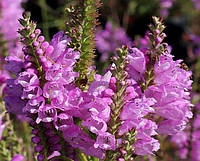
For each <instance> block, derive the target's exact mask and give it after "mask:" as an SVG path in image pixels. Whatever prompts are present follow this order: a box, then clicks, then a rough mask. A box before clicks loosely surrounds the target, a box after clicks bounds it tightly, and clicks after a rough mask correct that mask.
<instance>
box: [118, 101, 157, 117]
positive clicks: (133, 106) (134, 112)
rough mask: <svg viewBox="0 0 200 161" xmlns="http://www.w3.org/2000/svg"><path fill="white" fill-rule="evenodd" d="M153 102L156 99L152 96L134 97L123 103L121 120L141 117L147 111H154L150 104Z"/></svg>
mask: <svg viewBox="0 0 200 161" xmlns="http://www.w3.org/2000/svg"><path fill="white" fill-rule="evenodd" d="M155 102H156V101H155V99H153V98H145V97H143V99H139V98H136V99H134V100H133V101H131V102H129V103H127V104H126V105H125V107H124V108H123V110H122V112H121V115H120V118H121V119H122V120H132V119H137V118H141V117H143V116H145V115H147V114H148V113H149V112H154V109H153V108H152V107H151V106H152V105H154V104H155Z"/></svg>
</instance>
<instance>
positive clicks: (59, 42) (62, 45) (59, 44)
mask: <svg viewBox="0 0 200 161" xmlns="http://www.w3.org/2000/svg"><path fill="white" fill-rule="evenodd" d="M68 41H69V39H67V37H66V35H65V34H64V31H60V32H58V33H57V34H55V35H54V36H53V39H52V40H51V42H50V45H52V46H53V48H54V51H53V52H52V53H51V54H50V55H47V56H48V57H49V58H51V59H52V60H53V61H56V60H57V58H58V57H59V56H60V55H61V54H62V53H63V52H64V51H65V50H66V47H67V42H68Z"/></svg>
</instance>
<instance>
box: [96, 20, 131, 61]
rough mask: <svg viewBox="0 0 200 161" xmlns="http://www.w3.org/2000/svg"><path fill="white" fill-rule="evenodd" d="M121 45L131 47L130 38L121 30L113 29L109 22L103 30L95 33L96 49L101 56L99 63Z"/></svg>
mask: <svg viewBox="0 0 200 161" xmlns="http://www.w3.org/2000/svg"><path fill="white" fill-rule="evenodd" d="M122 45H131V40H130V38H129V37H128V36H127V35H126V33H125V31H124V30H123V29H122V28H114V27H113V26H112V24H111V23H110V22H107V24H106V27H105V29H104V30H100V31H98V32H97V33H96V47H97V49H98V51H99V52H100V53H101V54H102V55H101V61H103V62H104V61H106V60H107V59H108V58H109V57H110V56H111V55H113V54H114V53H115V50H116V49H117V48H120V47H121V46H122Z"/></svg>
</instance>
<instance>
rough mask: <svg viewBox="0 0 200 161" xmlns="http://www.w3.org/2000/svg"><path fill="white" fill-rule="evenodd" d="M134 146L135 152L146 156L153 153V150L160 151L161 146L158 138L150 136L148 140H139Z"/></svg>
mask: <svg viewBox="0 0 200 161" xmlns="http://www.w3.org/2000/svg"><path fill="white" fill-rule="evenodd" d="M133 147H134V148H135V151H134V153H135V154H137V155H143V156H144V155H148V154H153V153H152V151H158V149H159V148H160V144H159V143H158V140H155V139H153V138H150V139H146V140H137V141H136V142H135V143H134V144H133Z"/></svg>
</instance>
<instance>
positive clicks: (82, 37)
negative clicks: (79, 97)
mask: <svg viewBox="0 0 200 161" xmlns="http://www.w3.org/2000/svg"><path fill="white" fill-rule="evenodd" d="M69 2H70V3H69V4H70V6H68V7H67V8H66V15H67V22H66V34H67V36H68V37H69V38H71V41H70V42H69V43H68V46H69V47H70V48H74V49H75V50H77V51H79V52H80V59H79V61H78V62H77V64H76V65H75V67H74V70H75V71H76V72H79V74H80V76H79V79H78V80H77V81H76V83H77V85H78V86H79V87H81V88H82V89H86V88H87V86H88V82H91V81H93V75H94V74H95V72H94V70H92V69H90V67H91V65H92V64H93V58H94V57H95V56H94V52H95V51H94V48H95V40H94V39H95V36H94V33H95V29H96V26H97V25H98V22H97V17H98V11H97V9H98V8H99V7H100V6H101V3H100V0H77V1H69Z"/></svg>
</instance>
